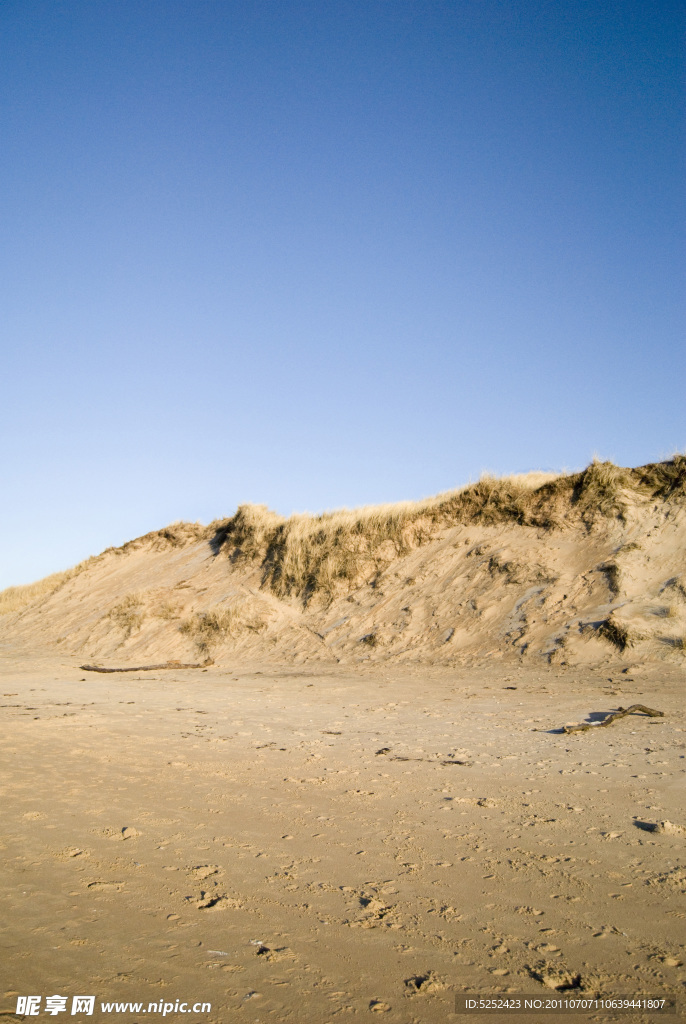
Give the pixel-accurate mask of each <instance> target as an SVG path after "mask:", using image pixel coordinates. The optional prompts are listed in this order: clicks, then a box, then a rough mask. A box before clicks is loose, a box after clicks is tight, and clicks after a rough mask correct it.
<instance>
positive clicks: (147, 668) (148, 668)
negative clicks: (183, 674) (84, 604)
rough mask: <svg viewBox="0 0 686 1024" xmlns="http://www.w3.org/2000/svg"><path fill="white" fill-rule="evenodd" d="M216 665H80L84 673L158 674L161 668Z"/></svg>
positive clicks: (173, 663)
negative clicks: (123, 666)
mask: <svg viewBox="0 0 686 1024" xmlns="http://www.w3.org/2000/svg"><path fill="white" fill-rule="evenodd" d="M209 665H214V662H213V660H212V658H208V659H207V661H202V662H200V663H199V664H193V665H186V664H183V663H182V662H180V661H164V662H162V663H161V664H159V665H138V666H137V667H136V668H102V667H101V666H100V665H79V668H80V669H81V671H82V672H156V671H157V670H158V669H161V668H208V666H209Z"/></svg>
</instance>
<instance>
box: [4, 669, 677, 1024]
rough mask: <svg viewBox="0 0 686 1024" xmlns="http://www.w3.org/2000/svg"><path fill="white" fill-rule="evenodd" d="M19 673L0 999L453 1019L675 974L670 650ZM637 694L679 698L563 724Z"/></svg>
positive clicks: (654, 987)
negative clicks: (521, 997) (515, 663)
mask: <svg viewBox="0 0 686 1024" xmlns="http://www.w3.org/2000/svg"><path fill="white" fill-rule="evenodd" d="M2 669H3V672H2V678H3V684H4V685H3V690H4V693H3V696H2V723H3V735H2V760H3V794H2V806H3V832H2V863H3V871H2V883H1V884H0V895H1V899H2V946H3V977H4V980H5V985H4V993H3V1007H2V1008H3V1009H5V1010H11V1009H13V1008H14V1006H15V1005H16V995H17V994H21V993H27V992H34V991H35V992H43V993H44V994H46V995H47V994H52V993H53V992H55V993H63V994H70V993H75V992H87V993H90V992H93V993H94V994H96V995H97V996H98V998H99V999H116V1000H119V1001H128V1000H131V1001H136V1000H142V1001H144V1002H146V1003H147V1002H148V1001H155V1000H159V999H162V998H165V999H172V1000H174V999H178V998H191V999H194V1000H196V999H197V1000H203V1001H205V1000H206V1001H209V1002H211V1003H212V1006H213V1011H212V1013H211V1014H210V1016H209V1017H208V1018H206V1019H210V1020H212V1021H216V1022H219V1021H222V1022H224V1021H233V1020H236V1021H265V1020H277V1021H278V1020H284V1021H285V1020H292V1021H298V1022H301V1021H305V1022H310V1021H312V1022H326V1021H333V1020H345V1019H348V1018H349V1017H352V1016H361V1017H362V1018H363V1019H366V1017H367V1015H368V1014H369V1013H379V1014H383V1018H384V1019H385V1020H388V1021H389V1022H390V1021H397V1022H398V1024H401V1022H408V1021H416V1022H422V1024H423V1022H427V1024H429V1022H436V1024H438V1022H444V1021H446V1020H452V1019H455V1020H457V1018H456V1017H453V1016H452V1015H451V1011H452V1010H453V1008H454V998H455V994H457V993H461V992H479V993H494V992H507V991H508V990H509V991H517V992H522V991H528V992H548V991H550V990H554V988H555V986H564V985H565V984H570V983H571V982H572V980H573V979H575V978H577V976H579V975H580V985H581V989H580V991H583V992H585V993H592V992H605V993H607V992H611V993H617V992H621V993H626V992H636V991H638V990H640V991H642V992H650V993H653V994H656V993H661V994H668V993H671V994H674V993H675V992H676V993H683V988H684V985H686V968H685V967H684V961H685V959H686V948H685V945H684V944H685V943H686V927H685V924H684V922H685V921H686V916H685V914H686V908H685V907H684V892H685V891H686V861H685V859H684V842H685V841H686V835H685V830H684V829H683V828H682V827H680V826H684V825H686V815H685V814H684V799H683V796H684V768H685V766H686V762H684V756H685V754H686V731H684V730H685V727H686V726H685V720H684V712H683V701H682V693H683V689H682V684H683V680H682V678H681V676H680V673H679V672H678V670H675V669H672V668H670V669H665V668H664V667H660V668H658V669H648V670H647V671H645V672H643V673H639V674H637V676H636V677H635V678H634V677H631V676H629V675H626V674H623V673H621V671H620V672H619V673H618V674H617V675H613V676H612V681H610V680H609V679H608V677H607V676H606V675H605V674H604V673H598V672H593V671H591V670H584V671H582V672H578V671H573V670H569V669H564V668H563V669H556V670H553V669H550V668H547V669H545V670H543V671H541V672H539V673H535V672H533V671H531V670H529V669H526V668H523V669H513V670H511V671H509V672H508V673H507V674H503V673H501V672H500V671H499V670H497V669H495V670H494V669H490V670H485V669H482V670H473V671H468V670H462V671H460V672H454V671H451V670H446V669H435V668H434V669H428V670H426V671H423V672H420V673H417V672H407V673H405V674H401V673H390V672H388V671H371V670H370V671H364V672H362V671H360V670H358V671H357V672H355V673H354V674H351V673H350V672H348V671H346V670H343V669H341V668H339V667H338V666H334V667H332V668H329V669H327V670H317V669H314V670H310V671H307V672H305V671H298V670H284V671H275V670H270V669H267V668H263V669H262V670H261V671H260V670H258V669H256V668H254V667H253V668H252V669H246V668H243V669H241V670H236V671H233V672H232V671H230V670H228V669H227V668H217V667H213V668H210V669H208V670H207V671H206V672H193V671H189V670H186V671H179V672H178V673H174V672H173V671H172V672H168V673H166V674H164V676H163V677H162V676H158V677H156V676H154V675H153V676H152V677H151V676H150V675H140V676H135V675H134V676H123V677H111V676H110V677H108V676H98V675H92V676H89V677H88V678H84V676H83V673H79V672H78V671H75V670H74V668H73V667H72V666H69V665H67V664H65V663H64V661H60V660H59V659H57V660H55V659H54V658H48V657H45V658H43V659H35V660H34V661H33V662H28V663H27V661H26V659H25V658H20V659H18V658H16V657H11V656H10V655H8V654H6V655H5V657H4V659H3V665H2ZM636 701H638V702H644V701H645V702H648V703H649V704H650V705H654V706H656V707H658V708H659V709H661V710H663V711H664V713H665V714H664V717H663V718H647V717H645V716H638V715H637V716H631V717H627V718H624V719H621V720H619V721H617V722H616V723H613V724H612V726H610V727H609V728H606V729H599V730H597V731H595V732H593V731H591V732H583V733H578V734H574V735H566V734H564V733H562V732H561V731H560V729H561V727H562V726H563V725H564V724H565V723H570V722H576V721H580V720H585V719H586V718H587V717H588V715H589V713H595V714H596V717H597V716H598V715H599V714H601V713H607V712H609V711H611V710H612V709H614V708H616V707H617V706H619V705H621V704H623V705H624V706H626V705H628V704H630V703H634V702H636ZM660 822H669V823H671V826H672V827H671V828H665V827H664V826H663V827H662V828H660V824H659V823H660ZM130 1019H136V1018H130ZM180 1019H183V1018H180ZM187 1019H191V1018H187ZM193 1019H201V1018H195V1017H193ZM489 1019H496V1018H489ZM498 1019H499V1018H498ZM519 1019H522V1018H519ZM595 1019H610V1018H609V1017H606V1018H602V1017H601V1018H595ZM635 1019H650V1018H649V1017H645V1018H641V1017H637V1018H635Z"/></svg>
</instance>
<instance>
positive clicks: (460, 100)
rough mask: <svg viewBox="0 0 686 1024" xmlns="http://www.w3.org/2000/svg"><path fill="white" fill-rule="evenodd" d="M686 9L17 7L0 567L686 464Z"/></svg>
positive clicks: (0, 149) (2, 250)
mask: <svg viewBox="0 0 686 1024" xmlns="http://www.w3.org/2000/svg"><path fill="white" fill-rule="evenodd" d="M685 21H686V18H685V16H684V7H683V5H682V4H681V3H672V2H670V0H661V2H651V0H640V2H639V0H622V2H608V0H559V2H554V3H553V2H549V0H526V2H515V0H464V2H462V0H453V2H443V0H311V2H310V0H304V2H303V0H235V2H231V0H226V2H224V0H202V2H199V0H146V2H145V3H140V2H139V0H116V2H115V0H66V2H62V0H49V2H40V0H4V2H3V4H2V6H1V7H0V104H1V112H2V117H1V120H0V264H1V265H0V345H1V348H2V353H1V354H2V376H1V378H0V379H1V380H2V392H1V394H2V401H1V402H0V437H1V440H2V446H1V459H2V467H1V472H2V483H3V488H2V491H3V500H2V503H1V506H0V538H1V540H0V586H6V585H10V584H15V583H22V582H28V581H30V580H33V579H36V578H38V577H40V576H43V575H45V574H46V573H48V572H52V571H55V570H58V569H61V568H66V567H67V566H69V565H71V564H74V563H75V562H77V561H79V560H80V559H82V558H84V557H87V556H88V555H90V554H94V553H96V552H98V551H100V550H102V549H103V548H104V547H106V546H109V545H111V544H119V543H122V542H123V541H125V540H127V539H129V538H131V537H133V536H136V535H138V534H141V533H144V532H146V531H148V530H150V529H155V528H158V527H161V526H163V525H165V524H167V523H168V522H171V521H173V520H175V519H190V520H196V519H199V520H201V521H204V522H208V521H210V520H211V519H213V518H217V517H221V516H226V515H230V514H232V513H233V511H234V510H235V508H236V506H237V505H238V504H240V503H242V502H245V501H254V502H260V503H265V504H268V505H270V506H271V507H272V508H275V509H277V510H278V511H279V512H281V513H284V514H289V513H290V512H291V511H294V510H305V509H307V510H311V511H320V510H322V509H324V508H333V507H339V506H342V505H347V506H354V505H359V504H367V503H375V502H382V501H396V500H400V499H404V498H419V497H422V496H425V495H428V494H433V493H436V492H438V491H443V490H447V489H449V488H452V487H455V486H458V485H460V484H462V483H466V482H467V481H468V480H469V479H475V478H477V477H478V476H479V474H480V473H481V472H482V471H483V470H488V471H491V472H495V473H508V472H522V471H526V470H528V469H537V468H541V469H564V468H567V469H574V468H580V467H582V466H584V465H585V464H587V463H588V461H589V460H590V459H591V457H592V456H593V454H594V453H596V452H597V453H598V454H600V456H601V457H605V458H612V459H614V460H615V461H617V462H619V463H621V464H624V465H638V464H641V463H645V462H648V461H654V460H657V459H660V458H664V457H668V456H669V455H670V454H671V453H672V452H673V451H674V450H675V449H682V450H683V449H684V448H686V417H685V416H684V407H685V403H684V380H685V379H686V373H685V371H686V365H685V364H686V358H685V352H686V346H685V345H684V190H683V180H684V130H683V126H684V79H685V76H684V27H685Z"/></svg>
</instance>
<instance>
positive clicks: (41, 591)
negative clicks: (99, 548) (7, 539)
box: [0, 558, 95, 615]
mask: <svg viewBox="0 0 686 1024" xmlns="http://www.w3.org/2000/svg"><path fill="white" fill-rule="evenodd" d="M94 561H95V559H94V558H87V559H86V560H85V561H83V562H79V563H78V565H75V566H74V567H73V568H71V569H66V570H65V571H64V572H54V573H52V575H50V576H45V577H44V578H43V579H42V580H37V581H36V583H25V584H24V585H23V586H18V587H7V588H6V589H5V590H1V591H0V615H8V614H10V613H11V612H20V611H22V609H24V608H27V607H28V606H29V605H32V604H34V602H36V601H41V600H45V599H46V598H48V597H50V595H51V594H54V593H55V592H56V591H58V590H59V589H60V588H61V587H63V586H64V584H65V583H68V582H69V580H72V579H73V578H74V577H75V576H78V575H79V574H80V573H82V572H83V571H84V569H87V568H88V567H89V566H90V565H92V564H93V562H94Z"/></svg>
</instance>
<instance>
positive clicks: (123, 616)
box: [106, 594, 145, 639]
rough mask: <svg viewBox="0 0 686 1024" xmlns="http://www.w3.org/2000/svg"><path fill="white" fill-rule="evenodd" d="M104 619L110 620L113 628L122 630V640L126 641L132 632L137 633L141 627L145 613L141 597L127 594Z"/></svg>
mask: <svg viewBox="0 0 686 1024" xmlns="http://www.w3.org/2000/svg"><path fill="white" fill-rule="evenodd" d="M106 618H108V619H111V620H112V622H113V623H114V624H115V626H118V627H119V629H121V630H123V631H124V638H125V639H128V638H129V637H130V636H131V634H132V633H133V632H134V630H136V631H138V630H139V629H140V628H141V626H142V625H143V620H144V618H145V611H144V607H143V598H142V596H141V595H140V594H127V595H126V597H125V598H124V599H123V600H121V601H119V602H118V603H117V604H115V605H114V606H113V607H112V608H110V610H109V612H108V613H107V616H106Z"/></svg>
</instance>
